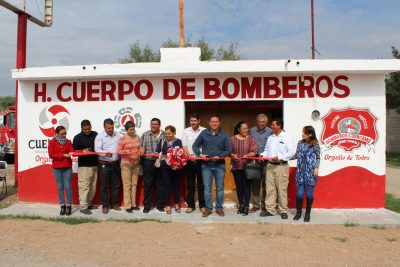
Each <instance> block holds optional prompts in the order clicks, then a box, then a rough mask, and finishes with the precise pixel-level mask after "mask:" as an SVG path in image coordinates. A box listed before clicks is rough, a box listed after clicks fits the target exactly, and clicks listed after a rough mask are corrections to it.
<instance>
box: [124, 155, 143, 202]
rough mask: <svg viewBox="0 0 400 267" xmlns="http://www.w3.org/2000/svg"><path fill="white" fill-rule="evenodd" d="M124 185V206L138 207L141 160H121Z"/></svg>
mask: <svg viewBox="0 0 400 267" xmlns="http://www.w3.org/2000/svg"><path fill="white" fill-rule="evenodd" d="M121 176H122V185H123V187H124V207H125V209H130V208H131V207H136V187H137V181H138V176H139V161H134V162H126V161H122V162H121Z"/></svg>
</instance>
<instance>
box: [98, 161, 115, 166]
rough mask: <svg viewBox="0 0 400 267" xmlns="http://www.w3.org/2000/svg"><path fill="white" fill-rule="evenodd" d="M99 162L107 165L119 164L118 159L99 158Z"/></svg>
mask: <svg viewBox="0 0 400 267" xmlns="http://www.w3.org/2000/svg"><path fill="white" fill-rule="evenodd" d="M99 164H100V165H107V166H114V165H117V164H119V161H118V160H114V161H103V160H99Z"/></svg>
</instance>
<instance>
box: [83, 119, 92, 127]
mask: <svg viewBox="0 0 400 267" xmlns="http://www.w3.org/2000/svg"><path fill="white" fill-rule="evenodd" d="M85 126H92V124H91V123H90V121H89V120H83V121H81V128H83V127H85Z"/></svg>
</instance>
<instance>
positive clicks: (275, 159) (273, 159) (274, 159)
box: [271, 156, 279, 161]
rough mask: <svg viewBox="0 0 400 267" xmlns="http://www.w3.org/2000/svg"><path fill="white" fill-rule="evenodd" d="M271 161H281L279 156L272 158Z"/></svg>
mask: <svg viewBox="0 0 400 267" xmlns="http://www.w3.org/2000/svg"><path fill="white" fill-rule="evenodd" d="M271 161H279V159H278V156H275V157H272V158H271Z"/></svg>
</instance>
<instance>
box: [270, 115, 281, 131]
mask: <svg viewBox="0 0 400 267" xmlns="http://www.w3.org/2000/svg"><path fill="white" fill-rule="evenodd" d="M273 121H274V122H276V125H278V126H280V127H281V129H282V130H283V120H282V119H281V118H273V119H272V120H271V122H273Z"/></svg>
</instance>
